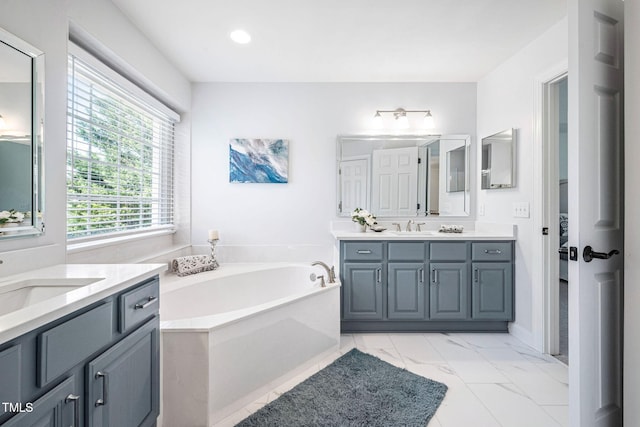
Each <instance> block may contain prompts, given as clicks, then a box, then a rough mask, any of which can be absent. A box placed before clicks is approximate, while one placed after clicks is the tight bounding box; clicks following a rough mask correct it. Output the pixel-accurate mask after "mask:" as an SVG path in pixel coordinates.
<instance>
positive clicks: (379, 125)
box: [372, 111, 384, 129]
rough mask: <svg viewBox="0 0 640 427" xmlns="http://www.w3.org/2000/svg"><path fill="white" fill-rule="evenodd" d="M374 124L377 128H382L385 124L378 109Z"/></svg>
mask: <svg viewBox="0 0 640 427" xmlns="http://www.w3.org/2000/svg"><path fill="white" fill-rule="evenodd" d="M372 120H373V126H374V127H375V128H376V129H382V127H383V125H384V121H383V120H382V115H381V114H380V111H376V115H375V116H373V119H372Z"/></svg>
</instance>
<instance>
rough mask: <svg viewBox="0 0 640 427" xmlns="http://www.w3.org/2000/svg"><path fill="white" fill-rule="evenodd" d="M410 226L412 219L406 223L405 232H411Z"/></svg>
mask: <svg viewBox="0 0 640 427" xmlns="http://www.w3.org/2000/svg"><path fill="white" fill-rule="evenodd" d="M411 224H413V220H412V219H410V220H409V222H407V228H406V230H407V231H411Z"/></svg>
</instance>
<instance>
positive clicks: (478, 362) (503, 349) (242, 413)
mask: <svg viewBox="0 0 640 427" xmlns="http://www.w3.org/2000/svg"><path fill="white" fill-rule="evenodd" d="M354 347H356V348H358V349H359V350H361V351H363V352H366V353H369V354H372V355H374V356H377V357H379V358H380V359H382V360H385V361H387V362H389V363H391V364H393V365H395V366H398V367H402V368H405V369H407V370H409V371H411V372H413V373H415V374H418V375H422V376H425V377H428V378H431V379H433V380H436V381H440V382H443V383H445V384H446V385H447V386H448V387H449V390H448V391H447V395H446V397H445V399H444V401H443V402H442V404H441V405H440V407H439V408H438V411H437V412H436V415H435V417H434V418H433V419H432V420H431V421H430V422H429V424H428V425H429V427H468V426H474V427H528V426H532V427H540V426H545V427H558V426H568V425H569V421H568V418H569V406H568V391H569V385H568V384H569V379H568V377H569V374H568V368H567V366H566V365H564V364H562V363H560V362H559V361H558V360H556V359H555V358H553V357H551V356H547V355H544V354H540V353H538V352H536V351H535V350H533V349H531V348H530V347H528V346H526V345H525V344H523V343H522V342H521V341H519V340H518V339H516V338H514V337H513V336H511V335H509V334H489V333H486V334H484V333H483V334H471V333H468V334H466V333H451V334H442V333H411V334H399V333H386V334H349V335H342V337H341V345H340V350H339V351H338V352H336V353H335V354H333V355H331V356H329V357H327V358H326V359H325V360H323V361H322V362H320V363H318V364H317V365H314V366H313V367H312V368H310V369H308V370H307V371H306V372H303V373H302V374H300V375H298V376H297V377H295V378H293V379H292V380H290V381H288V382H287V383H286V384H284V385H282V386H280V387H278V388H276V389H275V390H272V391H271V392H269V393H267V394H266V395H264V396H262V397H261V398H259V399H257V400H256V401H255V402H253V403H252V404H250V405H248V406H246V407H244V408H242V409H241V410H239V411H237V412H236V413H234V414H232V415H231V416H229V417H227V418H225V419H224V420H223V421H222V422H221V423H219V424H218V425H219V426H222V427H230V426H233V425H235V424H236V423H237V422H239V421H241V420H242V419H244V418H245V417H246V416H248V415H249V414H251V413H253V412H255V411H257V410H258V409H260V408H261V407H262V406H264V405H266V404H267V403H269V402H271V401H272V400H274V399H276V398H278V396H280V395H281V394H282V393H284V392H286V391H287V390H289V389H291V388H293V387H294V386H295V385H296V384H298V383H299V382H302V381H304V380H305V379H306V378H308V377H309V376H311V375H313V374H314V373H316V372H317V371H319V370H320V369H322V368H324V367H325V366H326V365H328V364H329V363H331V362H332V361H333V360H335V359H336V358H338V357H340V355H342V354H344V353H346V352H348V351H349V350H350V349H352V348H354Z"/></svg>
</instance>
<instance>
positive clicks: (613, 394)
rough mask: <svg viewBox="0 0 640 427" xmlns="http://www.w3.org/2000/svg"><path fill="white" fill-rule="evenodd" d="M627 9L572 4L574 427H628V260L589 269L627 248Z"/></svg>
mask: <svg viewBox="0 0 640 427" xmlns="http://www.w3.org/2000/svg"><path fill="white" fill-rule="evenodd" d="M623 5H624V3H623V2H622V0H570V1H569V153H570V154H569V167H568V179H569V182H571V183H572V184H571V186H570V187H569V195H568V199H569V206H570V209H569V215H570V218H569V224H570V227H571V230H572V231H571V234H570V240H569V245H570V246H572V247H574V248H576V249H575V252H576V255H577V261H570V262H569V331H570V334H569V408H570V409H569V411H570V414H569V415H570V423H571V426H572V427H594V426H598V427H601V426H602V427H608V426H621V425H622V369H621V368H622V314H623V313H622V309H623V307H622V294H623V263H622V261H623V258H622V254H619V255H612V257H611V258H610V259H598V258H596V259H593V260H592V261H591V262H587V261H586V260H585V257H583V252H584V251H585V248H586V247H587V246H591V247H592V249H593V250H594V251H596V252H599V253H600V254H602V255H604V254H609V253H611V252H610V251H613V250H622V248H623V225H624V223H623V209H622V207H623V193H622V192H623V174H622V173H623V163H622V148H623V145H622V144H623V132H622V129H623V127H622V124H623V121H622V117H623V114H622V113H623V96H622V95H623V56H622V55H623V16H624V8H623ZM573 207H575V208H573ZM629 404H635V403H633V402H629Z"/></svg>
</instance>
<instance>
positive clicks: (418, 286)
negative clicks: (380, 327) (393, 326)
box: [387, 262, 425, 320]
mask: <svg viewBox="0 0 640 427" xmlns="http://www.w3.org/2000/svg"><path fill="white" fill-rule="evenodd" d="M388 269H389V275H388V283H387V289H388V291H387V294H388V296H387V307H388V314H387V316H388V318H389V319H401V320H421V319H424V317H425V296H424V276H425V273H424V271H425V265H424V263H414V262H390V263H389V266H388Z"/></svg>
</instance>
